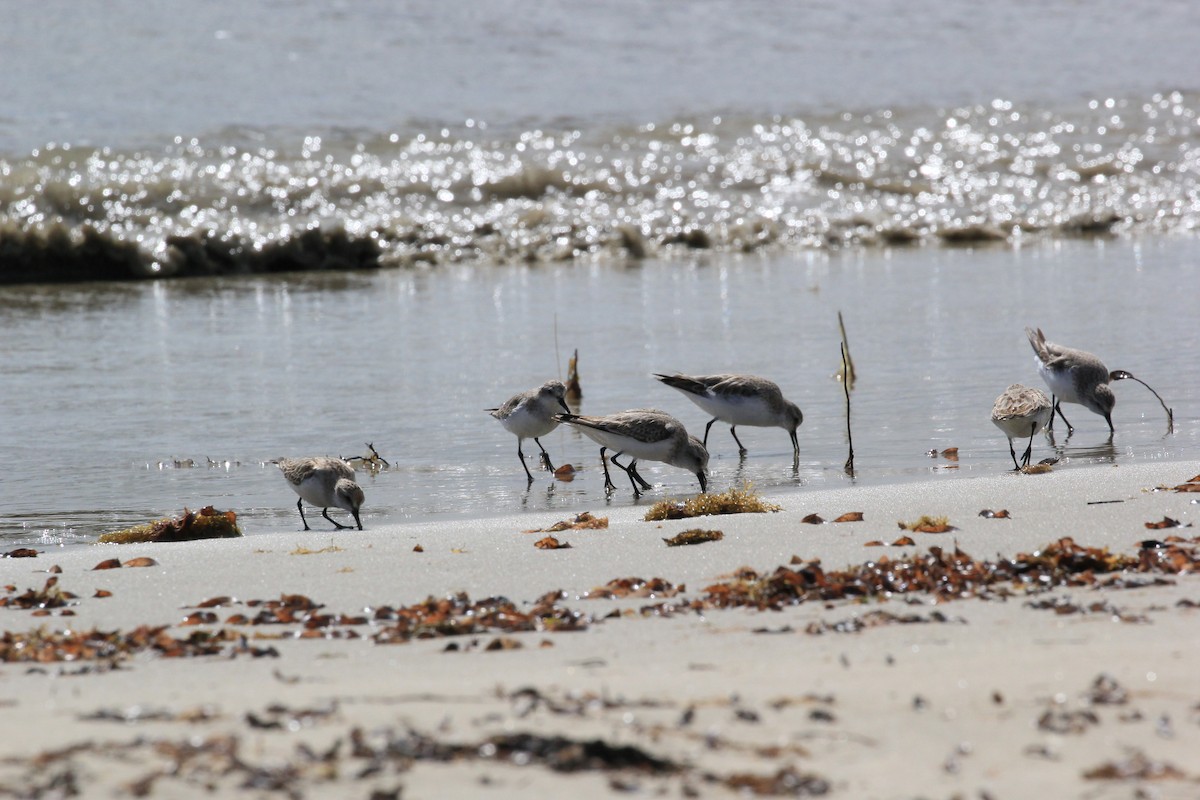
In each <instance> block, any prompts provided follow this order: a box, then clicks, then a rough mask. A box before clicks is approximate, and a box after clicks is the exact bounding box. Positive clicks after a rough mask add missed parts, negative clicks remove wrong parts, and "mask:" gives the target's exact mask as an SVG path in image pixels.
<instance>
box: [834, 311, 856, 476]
mask: <svg viewBox="0 0 1200 800" xmlns="http://www.w3.org/2000/svg"><path fill="white" fill-rule="evenodd" d="M841 318H842V315H841V314H838V321H839V322H840V321H841ZM844 335H845V333H844V332H843V336H844ZM842 369H843V370H845V371H846V372H845V374H847V375H853V374H854V371H853V370H854V368H853V367H851V366H850V363H849V358H848V357H847V355H846V342H845V341H844V340H843V341H842ZM842 390H843V391H844V392H845V393H846V440H847V441H848V442H849V443H850V456H849V457H848V458H847V459H846V466H845V467H844V468H843V469H845V471H846V474H847V475H849V476H850V477H851V478H853V477H854V435H853V434H851V433H850V381H842Z"/></svg>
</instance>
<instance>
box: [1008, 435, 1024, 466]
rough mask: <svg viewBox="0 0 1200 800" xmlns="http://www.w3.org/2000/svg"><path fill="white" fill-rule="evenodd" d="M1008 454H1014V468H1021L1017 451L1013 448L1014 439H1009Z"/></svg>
mask: <svg viewBox="0 0 1200 800" xmlns="http://www.w3.org/2000/svg"><path fill="white" fill-rule="evenodd" d="M1008 454H1009V455H1011V456H1012V460H1013V469H1014V470H1019V469H1021V465H1020V464H1018V463H1017V451H1016V450H1014V449H1013V443H1012V439H1009V440H1008Z"/></svg>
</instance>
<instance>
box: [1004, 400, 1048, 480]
mask: <svg viewBox="0 0 1200 800" xmlns="http://www.w3.org/2000/svg"><path fill="white" fill-rule="evenodd" d="M1053 414H1054V406H1053V405H1051V403H1050V398H1048V397H1046V393H1045V392H1043V391H1042V390H1041V389H1031V388H1029V387H1027V386H1022V385H1021V384H1019V383H1014V384H1013V385H1012V386H1010V387H1008V388H1007V389H1005V390H1004V391H1003V392H1002V393H1001V394H1000V396H999V397H997V398H996V403H995V405H993V406H992V422H994V423H996V427H997V428H999V429H1000V430H1002V431H1004V435H1005V436H1007V437H1008V452H1009V454H1010V455H1012V460H1013V467H1015V468H1016V469H1020V468H1021V467H1027V466H1029V459H1030V458H1031V457H1032V455H1033V435H1034V434H1035V433H1037V432H1038V431H1040V430H1043V429H1045V427H1046V424H1047V423H1048V422H1049V421H1050V419H1051V418H1052V415H1053ZM1026 436H1028V437H1029V446H1028V447H1026V448H1025V453H1024V455H1023V456H1022V457H1021V463H1019V464H1018V463H1017V451H1016V450H1015V449H1013V439H1017V438H1021V439H1023V438H1025V437H1026Z"/></svg>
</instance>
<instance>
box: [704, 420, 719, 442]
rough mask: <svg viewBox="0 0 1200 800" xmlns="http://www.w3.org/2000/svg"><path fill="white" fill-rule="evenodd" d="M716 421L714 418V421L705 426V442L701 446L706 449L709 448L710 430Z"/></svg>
mask: <svg viewBox="0 0 1200 800" xmlns="http://www.w3.org/2000/svg"><path fill="white" fill-rule="evenodd" d="M716 421H717V418H716V417H713V418H712V419H710V420H709V421H708V424H707V425H705V426H704V441H703V442H701V444H703V445H704V446H705V447H708V429H709V428H711V427H712V426H713V423H714V422H716Z"/></svg>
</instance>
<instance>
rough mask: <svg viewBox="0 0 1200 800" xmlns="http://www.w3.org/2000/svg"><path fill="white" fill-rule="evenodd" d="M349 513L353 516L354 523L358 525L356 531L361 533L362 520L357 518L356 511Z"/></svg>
mask: <svg viewBox="0 0 1200 800" xmlns="http://www.w3.org/2000/svg"><path fill="white" fill-rule="evenodd" d="M350 513H351V514H353V515H354V521H355V522H356V523H358V529H359V530H360V531H361V530H362V520H361V519H359V518H358V509H355V510H353V511H351V512H350Z"/></svg>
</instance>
